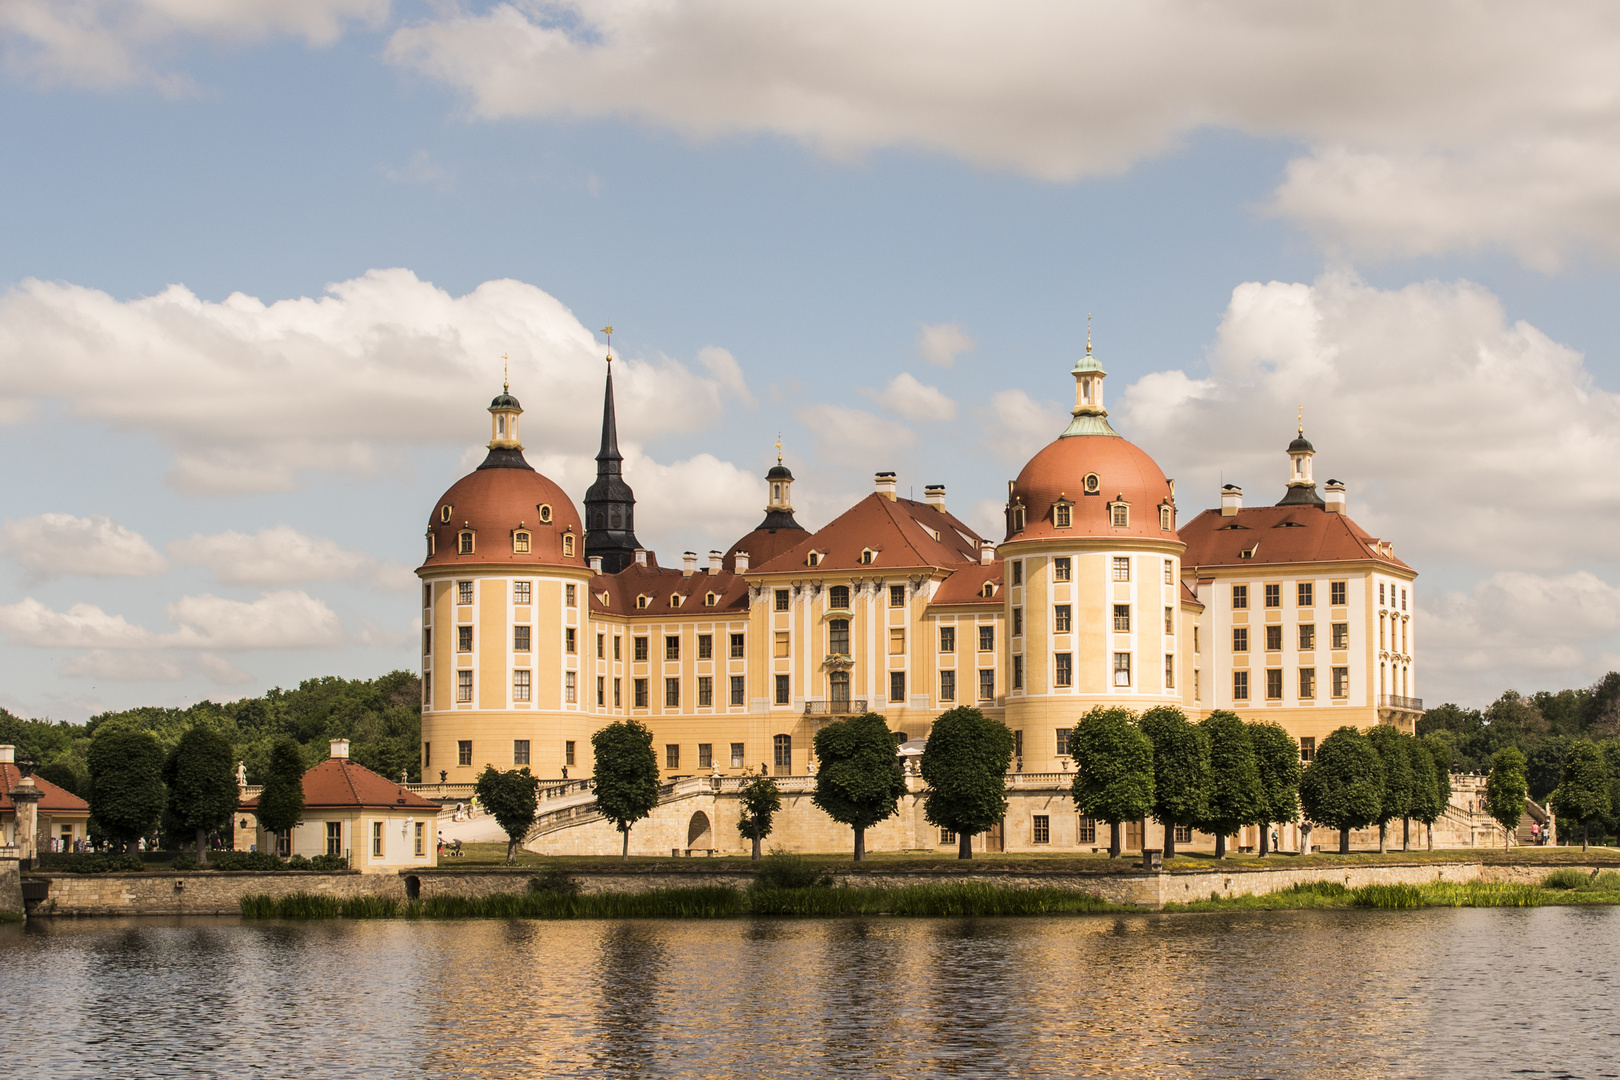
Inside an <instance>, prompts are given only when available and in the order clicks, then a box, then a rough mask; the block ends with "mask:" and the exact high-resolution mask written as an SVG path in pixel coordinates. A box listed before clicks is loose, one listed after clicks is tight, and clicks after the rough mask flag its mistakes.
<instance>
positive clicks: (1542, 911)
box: [0, 908, 1620, 1080]
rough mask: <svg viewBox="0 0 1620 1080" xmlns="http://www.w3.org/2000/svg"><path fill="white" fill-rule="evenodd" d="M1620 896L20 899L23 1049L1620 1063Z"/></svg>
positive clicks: (11, 1013) (1342, 1065)
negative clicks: (418, 902) (1032, 904)
mask: <svg viewBox="0 0 1620 1080" xmlns="http://www.w3.org/2000/svg"><path fill="white" fill-rule="evenodd" d="M1617 957H1620V909H1615V908H1530V909H1509V910H1500V909H1497V910H1471V909H1461V910H1450V909H1447V910H1438V909H1430V910H1422V911H1343V910H1338V911H1293V912H1266V913H1247V912H1245V913H1219V914H1201V915H1154V914H1143V915H1130V916H1086V917H1070V918H1052V919H938V920H924V919H915V920H901V919H848V920H825V921H812V920H765V919H759V920H728V921H718V922H701V923H700V922H664V921H646V922H499V921H487V922H400V921H381V922H344V921H331V922H315V923H300V924H295V923H244V922H239V921H237V920H235V919H186V920H168V919H117V920H114V919H84V920H78V921H69V920H60V921H52V920H46V919H40V920H35V921H33V922H31V923H29V924H28V925H27V926H25V927H24V926H16V925H4V926H0V972H3V976H0V980H3V981H0V1033H3V1034H0V1046H3V1056H4V1059H5V1061H6V1064H7V1066H8V1069H7V1073H8V1075H13V1076H22V1075H28V1074H29V1072H30V1071H31V1072H32V1074H33V1075H35V1076H38V1077H40V1078H60V1077H98V1078H99V1077H147V1076H152V1077H160V1076H161V1077H203V1076H248V1077H283V1076H287V1077H293V1076H343V1077H417V1076H422V1077H436V1078H437V1077H447V1078H469V1080H470V1078H480V1080H483V1078H496V1077H499V1078H506V1077H551V1076H581V1077H586V1076H615V1077H704V1078H709V1077H715V1078H731V1077H737V1078H744V1077H747V1078H755V1077H905V1078H913V1077H1023V1076H1039V1077H1046V1076H1051V1077H1072V1076H1100V1077H1158V1076H1176V1077H1227V1076H1230V1077H1405V1076H1418V1077H1429V1076H1436V1077H1451V1076H1456V1077H1468V1078H1470V1080H1481V1078H1494V1077H1505V1076H1508V1075H1509V1074H1514V1075H1517V1076H1526V1077H1537V1076H1547V1077H1608V1076H1620V1064H1617V1063H1620V1017H1617V1016H1616V1005H1617V1002H1620V995H1617V993H1616V990H1617V988H1616V986H1615V970H1616V967H1617V965H1620V960H1617V959H1616V958H1617Z"/></svg>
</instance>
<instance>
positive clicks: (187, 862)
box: [169, 855, 197, 870]
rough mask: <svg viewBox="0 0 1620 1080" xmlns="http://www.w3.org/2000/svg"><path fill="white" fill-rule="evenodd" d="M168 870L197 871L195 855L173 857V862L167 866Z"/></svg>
mask: <svg viewBox="0 0 1620 1080" xmlns="http://www.w3.org/2000/svg"><path fill="white" fill-rule="evenodd" d="M169 869H170V870H195V869H197V856H195V855H176V856H175V857H174V862H172V863H170V864H169Z"/></svg>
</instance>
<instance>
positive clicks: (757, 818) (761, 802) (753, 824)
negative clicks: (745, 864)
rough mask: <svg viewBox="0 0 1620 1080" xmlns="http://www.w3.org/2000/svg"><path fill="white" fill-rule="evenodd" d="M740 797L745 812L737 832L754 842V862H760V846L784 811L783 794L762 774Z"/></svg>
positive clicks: (744, 787)
mask: <svg viewBox="0 0 1620 1080" xmlns="http://www.w3.org/2000/svg"><path fill="white" fill-rule="evenodd" d="M739 795H740V797H741V798H742V810H743V812H742V820H741V821H739V822H737V831H738V832H740V833H742V834H743V836H745V837H747V838H748V839H750V840H752V841H753V842H754V861H755V862H758V861H759V860H760V858H761V857H762V855H761V852H760V845H761V843H762V842H763V841H764V839H765V838H766V837H767V836H769V835H771V819H772V818H773V817H775V816H776V812H777V811H778V810H780V809H782V792H781V791H780V790H779V789H778V788H777V786H776V781H775V780H772V779H771V778H770V777H769V776H766V775H764V774H763V773H761V774H760V775H759V776H756V777H754V778H753V779H752V780H750V781H749V782H748V783H747V784H746V785H744V786H743V789H742V791H741V792H739Z"/></svg>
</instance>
